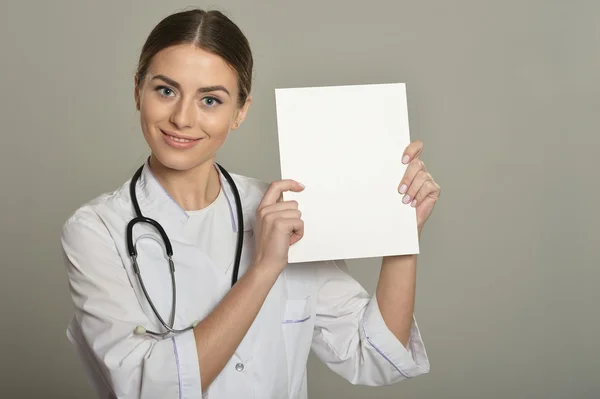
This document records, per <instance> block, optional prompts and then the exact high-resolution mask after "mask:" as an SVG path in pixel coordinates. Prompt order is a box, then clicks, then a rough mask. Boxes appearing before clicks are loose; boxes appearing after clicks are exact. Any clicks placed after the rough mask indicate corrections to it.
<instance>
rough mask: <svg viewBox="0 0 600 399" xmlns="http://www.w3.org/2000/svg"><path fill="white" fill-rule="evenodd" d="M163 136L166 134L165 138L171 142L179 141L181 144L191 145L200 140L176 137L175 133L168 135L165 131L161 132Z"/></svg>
mask: <svg viewBox="0 0 600 399" xmlns="http://www.w3.org/2000/svg"><path fill="white" fill-rule="evenodd" d="M160 131H161V133H162V134H164V135H165V136H167V137H168V138H170V139H171V140H174V141H177V142H179V143H191V142H193V141H198V140H200V139H199V138H198V139H197V138H192V137H184V136H181V135H176V134H174V133H167V132H165V131H164V130H162V129H161V130H160Z"/></svg>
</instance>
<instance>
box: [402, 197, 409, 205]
mask: <svg viewBox="0 0 600 399" xmlns="http://www.w3.org/2000/svg"><path fill="white" fill-rule="evenodd" d="M402 202H404V203H405V204H408V203H409V202H410V197H409V196H408V195H405V196H404V198H402Z"/></svg>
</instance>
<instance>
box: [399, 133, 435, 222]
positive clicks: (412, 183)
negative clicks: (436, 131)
mask: <svg viewBox="0 0 600 399" xmlns="http://www.w3.org/2000/svg"><path fill="white" fill-rule="evenodd" d="M422 152H423V142H422V141H420V140H415V141H413V142H412V143H410V144H409V145H408V146H407V147H406V149H405V150H404V154H402V163H403V164H408V167H407V168H406V172H405V173H404V177H403V178H402V180H401V181H400V184H399V185H398V191H399V192H400V194H404V196H403V197H402V202H403V203H405V204H407V205H408V206H412V207H416V211H417V228H418V230H419V232H421V229H422V228H423V225H424V224H425V222H426V221H427V219H428V218H429V216H430V215H431V212H432V211H433V207H434V206H435V203H436V201H437V199H438V198H439V197H440V186H439V185H438V184H437V183H436V182H435V180H433V177H432V176H431V174H429V172H428V171H427V168H425V164H424V163H423V161H421V159H420V156H421V153H422Z"/></svg>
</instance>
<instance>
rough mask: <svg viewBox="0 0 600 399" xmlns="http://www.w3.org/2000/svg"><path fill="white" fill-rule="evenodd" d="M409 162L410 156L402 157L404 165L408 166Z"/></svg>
mask: <svg viewBox="0 0 600 399" xmlns="http://www.w3.org/2000/svg"><path fill="white" fill-rule="evenodd" d="M408 160H409V156H408V155H405V156H404V157H402V163H403V164H407V163H408Z"/></svg>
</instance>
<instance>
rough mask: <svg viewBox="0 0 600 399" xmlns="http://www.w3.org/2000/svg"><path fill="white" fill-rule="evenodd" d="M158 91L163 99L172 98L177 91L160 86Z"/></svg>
mask: <svg viewBox="0 0 600 399" xmlns="http://www.w3.org/2000/svg"><path fill="white" fill-rule="evenodd" d="M156 91H157V92H158V94H160V95H161V96H163V97H172V96H173V95H174V94H175V91H173V89H171V88H170V87H167V86H158V87H157V88H156Z"/></svg>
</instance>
